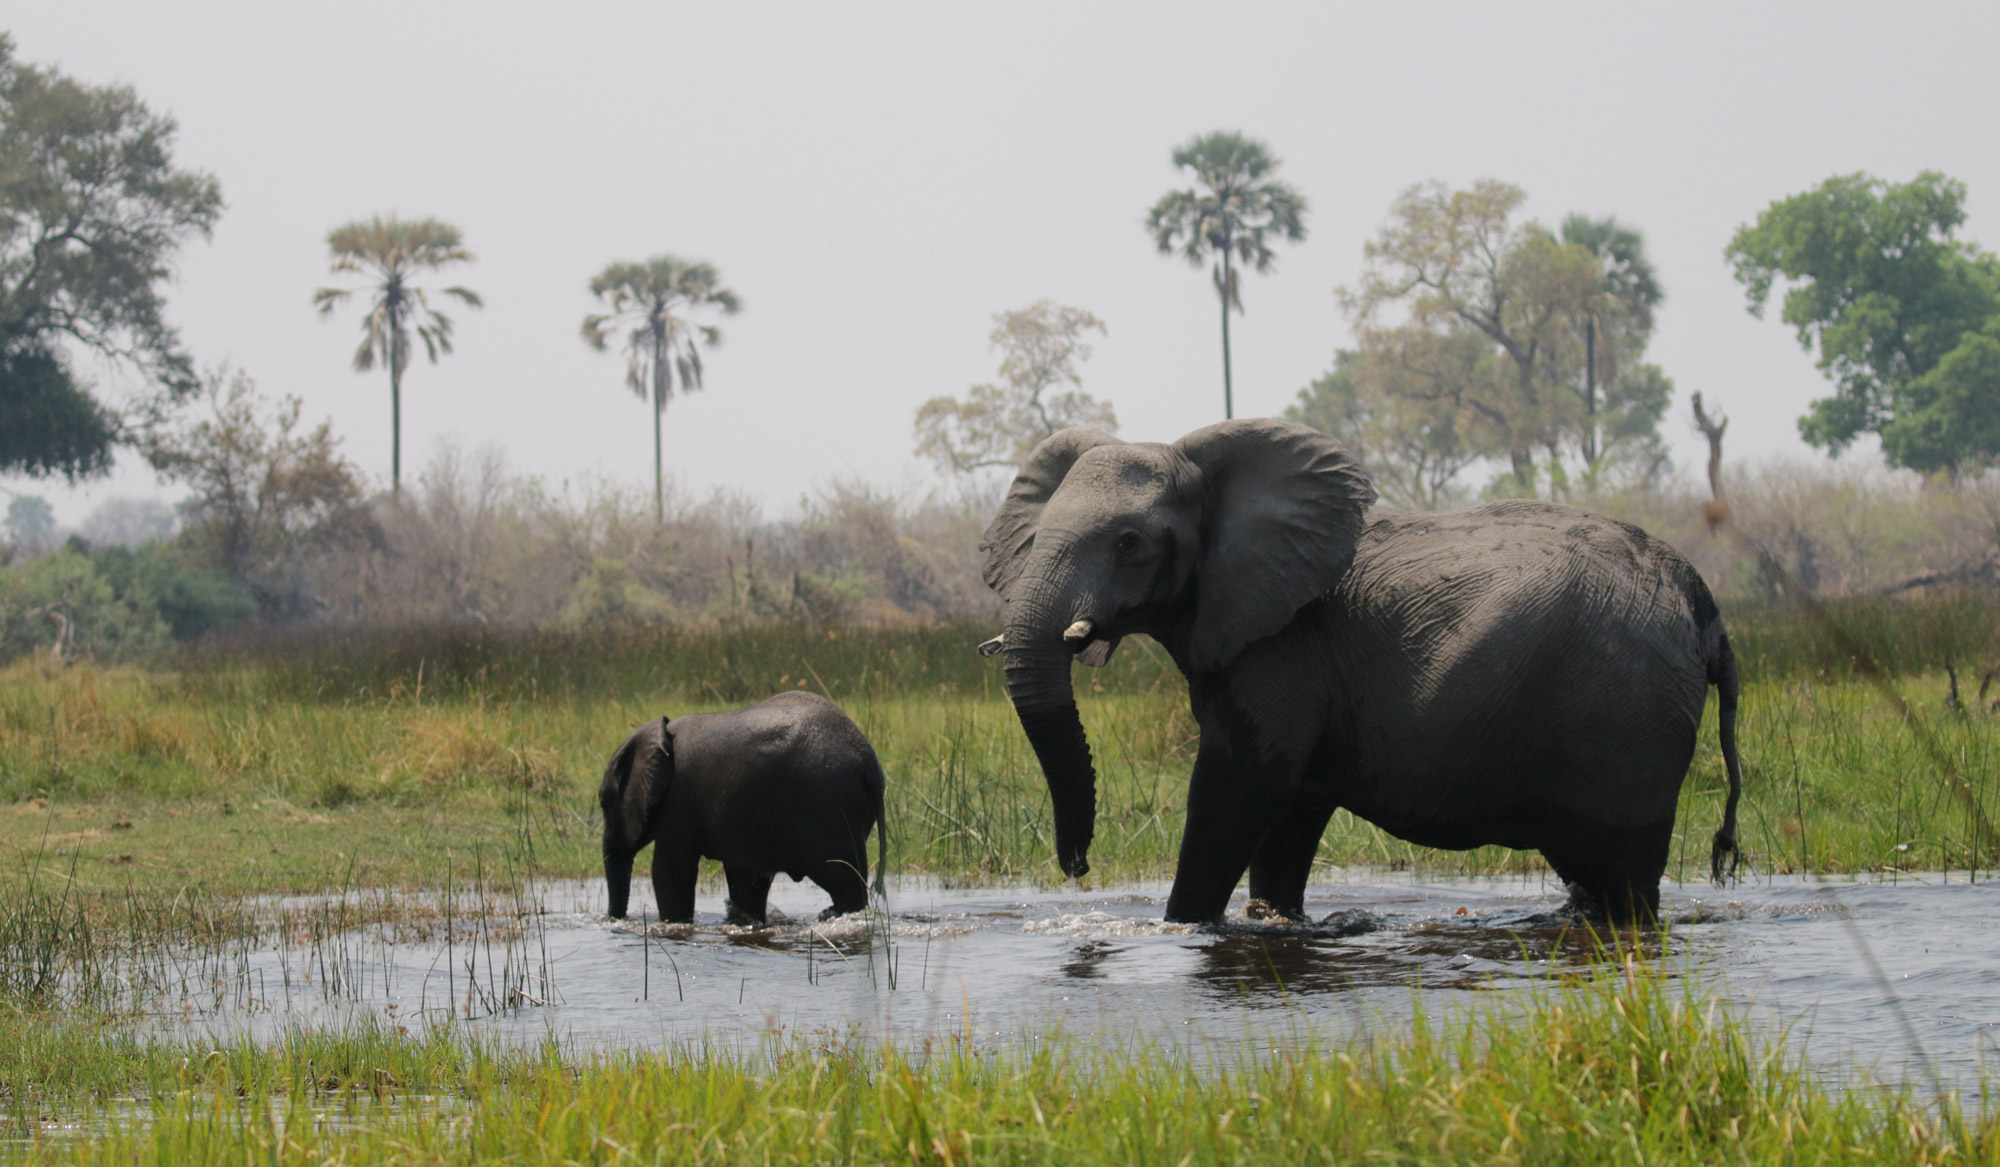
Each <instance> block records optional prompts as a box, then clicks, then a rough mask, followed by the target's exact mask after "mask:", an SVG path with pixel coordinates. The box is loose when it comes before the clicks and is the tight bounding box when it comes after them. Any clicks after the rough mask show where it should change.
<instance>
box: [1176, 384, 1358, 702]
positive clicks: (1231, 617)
mask: <svg viewBox="0 0 2000 1167" xmlns="http://www.w3.org/2000/svg"><path fill="white" fill-rule="evenodd" d="M1174 445H1175V448H1176V449H1178V450H1179V451H1180V452H1181V453H1182V454H1184V455H1186V456H1187V458H1188V460H1189V461H1191V462H1193V463H1194V464H1195V465H1196V466H1198V467H1200V468H1201V471H1202V477H1203V479H1204V481H1205V483H1206V488H1207V496H1208V513H1207V516H1206V519H1207V521H1206V522H1205V524H1204V535H1203V543H1202V554H1201V562H1200V566H1199V567H1197V568H1196V573H1195V588H1196V592H1195V616H1194V627H1193V630H1192V635H1191V637H1190V640H1189V645H1188V656H1189V664H1190V665H1191V666H1192V667H1193V668H1194V669H1195V670H1197V671H1199V672H1209V671H1212V670H1214V669H1219V668H1221V667H1222V666H1224V665H1226V664H1228V663H1229V662H1230V661H1232V660H1234V659H1235V658H1236V654H1237V653H1239V652H1241V651H1242V650H1243V646H1244V645H1246V644H1249V643H1251V642H1252V641H1256V640H1262V639H1263V638H1264V637H1266V636H1269V635H1271V634H1272V633H1274V632H1277V631H1278V630H1279V629H1281V628H1283V627H1284V626H1285V625H1286V624H1288V623H1290V622H1291V619H1292V616H1293V614H1294V613H1296V612H1297V611H1298V610H1299V609H1300V608H1302V607H1304V606H1305V605H1307V604H1309V603H1311V602H1312V601H1313V600H1314V599H1316V598H1317V597H1319V596H1321V595H1323V594H1325V593H1326V592H1327V591H1328V590H1329V589H1331V588H1332V587H1333V585H1334V584H1335V583H1336V582H1337V581H1338V580H1339V579H1340V577H1341V575H1342V574H1344V573H1345V572H1346V571H1347V567H1348V564H1350V563H1352V562H1353V561H1354V547H1355V543H1356V541H1357V540H1358V539H1359V538H1360V536H1361V525H1362V514H1363V512H1365V511H1366V510H1367V509H1368V508H1369V507H1370V506H1372V505H1374V503H1375V487H1374V484H1373V483H1371V482H1370V481H1369V480H1368V474H1367V472H1366V471H1364V470H1363V469H1362V468H1361V465H1360V463H1358V462H1356V461H1355V460H1354V458H1353V456H1352V455H1350V454H1349V453H1348V452H1347V448H1346V447H1345V446H1342V445H1341V444H1340V443H1339V442H1337V441H1335V440H1333V439H1332V438H1330V437H1328V436H1326V435H1325V434H1323V433H1320V432H1319V431H1318V430H1315V429H1310V428H1308V427H1306V426H1302V425H1298V424H1295V423H1293V422H1288V421H1279V420H1277V419H1275V418H1258V419H1255V420H1247V419H1246V420H1242V421H1225V422H1220V423H1218V424H1216V425H1211V426H1205V427H1203V428H1202V429H1198V430H1196V431H1194V432H1193V433H1191V434H1189V435H1188V436H1186V437H1184V438H1182V439H1181V440H1180V441H1179V442H1176V443H1175V444H1174Z"/></svg>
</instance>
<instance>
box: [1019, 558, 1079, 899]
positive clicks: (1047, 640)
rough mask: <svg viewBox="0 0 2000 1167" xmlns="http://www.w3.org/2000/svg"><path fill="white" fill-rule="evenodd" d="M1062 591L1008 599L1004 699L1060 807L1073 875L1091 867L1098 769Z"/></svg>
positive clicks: (1060, 846) (1066, 864)
mask: <svg viewBox="0 0 2000 1167" xmlns="http://www.w3.org/2000/svg"><path fill="white" fill-rule="evenodd" d="M1060 595H1061V591H1060V589H1059V588H1054V587H1049V586H1046V585H1045V586H1043V587H1040V588H1032V587H1030V588H1023V589H1022V592H1021V594H1017V595H1016V596H1014V597H1012V598H1011V599H1010V603H1009V607H1010V608H1011V609H1012V610H1011V611H1010V612H1009V616H1008V621H1007V631H1006V634H1005V644H1006V650H1007V696H1008V697H1009V698H1010V699H1011V700H1012V701H1013V703H1014V712H1015V713H1016V714H1017V715H1018V716H1019V717H1020V719H1021V728H1022V729H1023V730H1025V731H1026V732H1027V735H1028V743H1029V744H1030V745H1032V746H1033V747H1034V749H1035V757H1036V759H1037V760H1039V761H1040V762H1041V764H1042V775H1043V777H1044V778H1045V779H1046V780H1047V781H1048V784H1049V800H1050V801H1051V802H1052V803H1053V804H1054V805H1055V815H1056V862H1057V863H1058V864H1060V865H1061V867H1062V869H1063V874H1065V875H1068V876H1070V877H1072V878H1074V877H1077V876H1080V875H1082V874H1084V873H1085V872H1087V871H1089V870H1090V860H1089V858H1088V855H1089V852H1090V840H1091V835H1092V834H1093V833H1094V831H1095V830H1096V820H1097V771H1096V769H1095V767H1093V766H1092V765H1091V760H1090V741H1089V739H1088V738H1087V737H1086V736H1085V734H1084V732H1083V719H1082V718H1080V717H1078V716H1077V712H1076V693H1075V690H1074V689H1073V688H1072V687H1071V684H1070V661H1071V658H1072V657H1073V656H1074V649H1073V648H1072V647H1071V646H1070V645H1068V644H1066V643H1065V641H1064V632H1065V630H1066V629H1068V628H1069V627H1070V625H1071V623H1072V616H1073V613H1071V612H1070V610H1069V609H1068V608H1067V607H1066V606H1064V605H1063V604H1062V603H1059V602H1058V600H1059V598H1060Z"/></svg>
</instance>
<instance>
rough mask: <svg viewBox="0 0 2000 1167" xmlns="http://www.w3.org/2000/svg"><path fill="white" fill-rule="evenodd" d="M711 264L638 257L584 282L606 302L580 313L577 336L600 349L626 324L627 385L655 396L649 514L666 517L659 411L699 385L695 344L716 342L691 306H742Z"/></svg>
mask: <svg viewBox="0 0 2000 1167" xmlns="http://www.w3.org/2000/svg"><path fill="white" fill-rule="evenodd" d="M721 283H722V277H721V276H720V275H718V274H717V273H716V270H715V265H714V264H708V263H689V262H688V261H687V260H684V259H679V258H676V257H674V256H671V255H656V256H654V257H653V258H652V259H649V260H647V261H646V262H644V263H613V264H607V265H605V268H604V270H603V271H601V272H598V273H597V275H596V276H595V277H593V278H592V279H591V281H590V291H591V294H592V295H594V296H596V297H597V298H598V300H600V301H602V302H603V303H604V304H605V306H606V307H608V308H609V309H610V311H609V312H605V313H603V314H600V315H592V316H586V317H584V318H583V339H584V342H585V343H586V344H588V345H590V347H592V348H594V349H596V350H597V351H598V352H603V351H604V349H605V345H606V342H607V341H609V340H610V338H611V335H612V333H613V332H615V331H617V330H618V329H621V328H630V329H631V332H629V333H627V334H626V337H625V384H626V386H627V387H628V388H630V389H631V390H632V392H633V393H635V394H637V395H638V397H639V400H641V401H644V400H646V399H647V397H648V396H650V397H651V398H652V401H653V515H654V519H655V520H656V521H657V522H659V523H660V524H662V525H665V523H666V521H667V503H666V498H667V496H666V486H665V479H664V474H663V472H662V470H661V467H660V415H661V414H663V413H665V412H666V410H667V401H668V399H669V398H671V397H673V395H674V377H675V376H676V374H678V375H679V377H680V391H681V392H682V393H692V392H694V391H695V390H697V389H699V388H701V346H702V345H707V346H708V347H710V348H714V347H715V346H716V345H718V344H721V343H722V332H721V330H719V329H717V328H716V327H715V326H714V325H712V324H697V323H695V322H694V321H693V320H691V319H690V318H689V315H688V314H689V313H691V312H694V311H696V310H699V309H704V308H714V309H717V310H719V311H720V312H721V313H722V314H723V315H724V316H734V315H735V314H736V312H737V310H738V309H740V308H741V307H742V306H743V303H742V301H741V300H738V299H737V298H736V293H735V292H732V291H730V290H729V289H728V288H725V287H722V286H720V285H721Z"/></svg>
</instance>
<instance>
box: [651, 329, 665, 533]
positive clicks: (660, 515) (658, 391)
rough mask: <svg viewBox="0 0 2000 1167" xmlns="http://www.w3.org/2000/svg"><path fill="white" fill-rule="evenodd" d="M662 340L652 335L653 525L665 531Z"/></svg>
mask: <svg viewBox="0 0 2000 1167" xmlns="http://www.w3.org/2000/svg"><path fill="white" fill-rule="evenodd" d="M665 349H666V345H665V343H664V338H662V337H661V336H660V334H659V333H657V332H655V333H654V334H653V525H654V526H656V527H659V528H661V529H665V527H666V525H667V485H666V473H665V471H664V470H663V469H662V468H661V467H662V466H663V464H664V463H663V462H662V460H661V457H660V415H661V414H663V413H665V412H666V411H667V394H666V381H667V354H666V351H665Z"/></svg>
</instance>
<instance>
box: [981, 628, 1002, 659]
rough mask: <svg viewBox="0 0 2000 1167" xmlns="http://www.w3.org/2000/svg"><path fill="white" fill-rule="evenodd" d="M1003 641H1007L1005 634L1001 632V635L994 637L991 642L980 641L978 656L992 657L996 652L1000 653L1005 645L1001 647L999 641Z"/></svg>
mask: <svg viewBox="0 0 2000 1167" xmlns="http://www.w3.org/2000/svg"><path fill="white" fill-rule="evenodd" d="M1005 639H1007V634H1006V633H1004V632H1003V633H1001V634H1000V635H998V636H996V637H994V638H993V639H991V640H982V641H980V642H979V655H980V656H993V655H994V654H996V653H998V652H999V651H1000V650H1001V649H1002V648H1004V647H1006V646H1005V645H1003V644H1002V643H1001V641H1003V640H1005Z"/></svg>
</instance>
